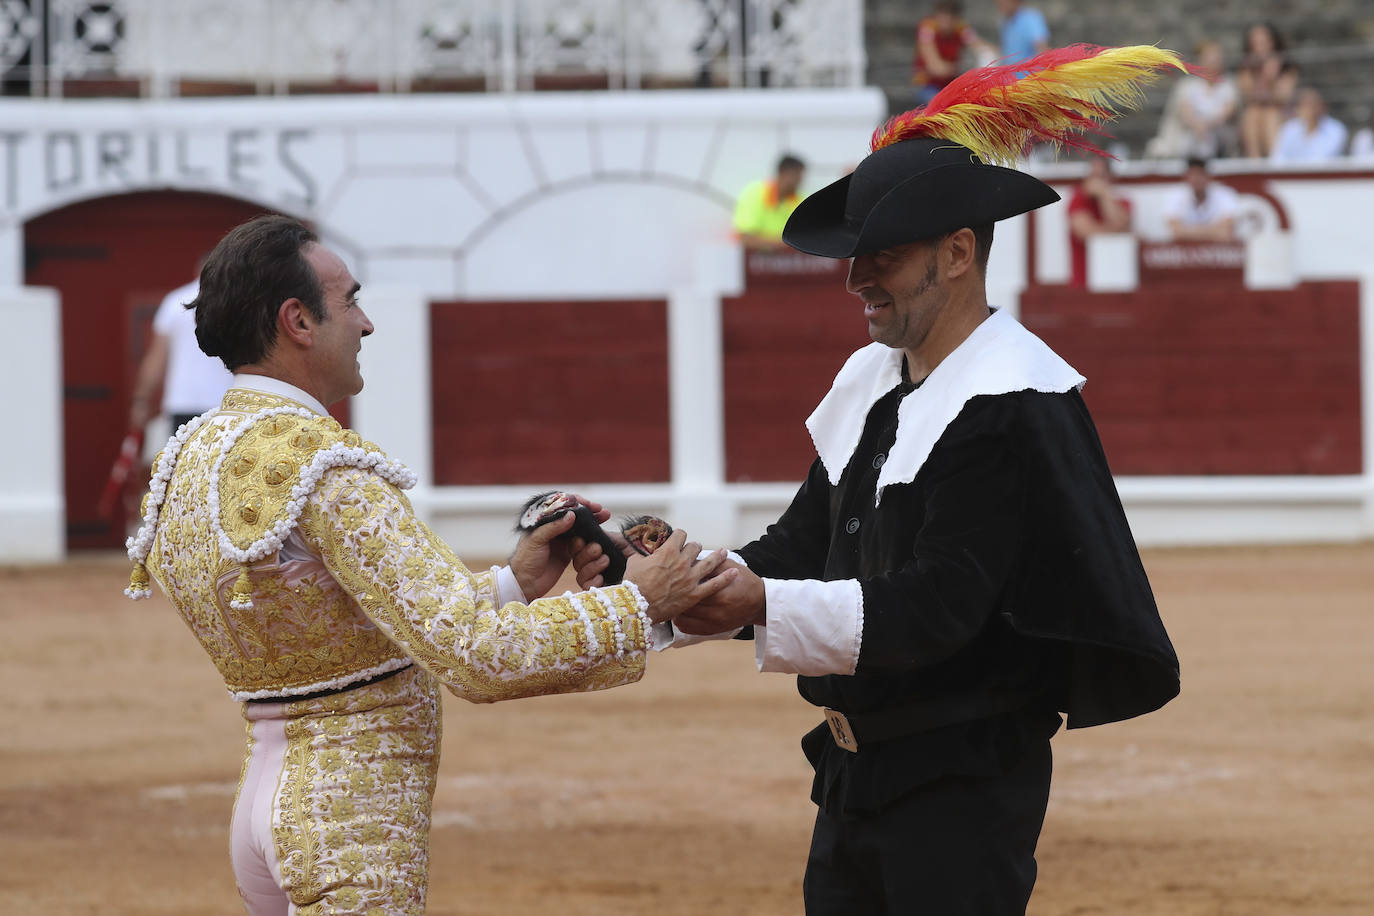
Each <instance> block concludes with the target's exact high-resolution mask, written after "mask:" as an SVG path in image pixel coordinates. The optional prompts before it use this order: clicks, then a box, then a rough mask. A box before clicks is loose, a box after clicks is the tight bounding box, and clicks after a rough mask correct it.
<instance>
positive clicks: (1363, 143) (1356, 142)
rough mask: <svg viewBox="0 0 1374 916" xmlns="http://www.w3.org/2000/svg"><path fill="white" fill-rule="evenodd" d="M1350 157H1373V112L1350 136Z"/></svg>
mask: <svg viewBox="0 0 1374 916" xmlns="http://www.w3.org/2000/svg"><path fill="white" fill-rule="evenodd" d="M1350 158H1351V159H1374V114H1371V115H1370V117H1368V118H1366V119H1365V125H1364V127H1361V128H1360V129H1359V130H1357V131H1355V136H1353V137H1351V138H1350Z"/></svg>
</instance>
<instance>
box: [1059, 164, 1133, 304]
mask: <svg viewBox="0 0 1374 916" xmlns="http://www.w3.org/2000/svg"><path fill="white" fill-rule="evenodd" d="M1130 231H1131V202H1130V201H1129V200H1127V199H1126V198H1124V197H1122V196H1121V195H1120V194H1118V193H1117V190H1116V186H1115V185H1114V184H1113V183H1112V170H1111V165H1110V163H1109V162H1108V160H1106V159H1103V158H1102V157H1100V156H1094V157H1093V158H1092V160H1091V162H1090V163H1089V164H1088V177H1087V178H1085V179H1083V183H1082V184H1080V185H1079V186H1078V188H1077V189H1075V190H1074V192H1073V196H1072V197H1071V198H1069V255H1070V259H1071V266H1072V270H1073V273H1072V276H1071V277H1070V280H1069V282H1070V283H1072V284H1073V285H1074V286H1079V287H1084V286H1087V285H1088V239H1089V238H1091V237H1092V236H1094V235H1103V234H1106V233H1119V232H1130Z"/></svg>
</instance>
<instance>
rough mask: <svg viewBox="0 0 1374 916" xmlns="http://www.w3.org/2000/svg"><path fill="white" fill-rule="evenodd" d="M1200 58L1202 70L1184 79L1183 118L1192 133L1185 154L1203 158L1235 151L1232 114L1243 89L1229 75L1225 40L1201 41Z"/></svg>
mask: <svg viewBox="0 0 1374 916" xmlns="http://www.w3.org/2000/svg"><path fill="white" fill-rule="evenodd" d="M1197 61H1198V64H1199V65H1200V66H1201V68H1202V72H1201V73H1199V74H1198V75H1197V76H1188V77H1185V78H1184V79H1183V80H1181V81H1180V82H1181V83H1182V86H1183V89H1182V97H1181V98H1180V100H1179V102H1180V104H1179V118H1180V119H1181V120H1182V121H1183V126H1184V129H1185V130H1186V131H1187V137H1188V142H1187V146H1186V148H1185V150H1184V155H1186V156H1193V157H1197V158H1200V159H1214V158H1216V157H1217V156H1223V155H1231V154H1232V153H1233V152H1234V150H1235V144H1236V127H1235V124H1234V123H1233V122H1232V118H1234V117H1235V114H1236V103H1237V102H1239V101H1240V93H1239V92H1237V90H1236V84H1235V81H1234V80H1232V79H1231V78H1230V77H1229V76H1227V75H1226V58H1225V57H1224V56H1223V53H1222V50H1221V43H1220V42H1216V41H1211V40H1208V41H1204V42H1202V43H1201V44H1199V45H1198V48H1197Z"/></svg>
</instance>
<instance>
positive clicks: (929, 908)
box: [802, 741, 1052, 916]
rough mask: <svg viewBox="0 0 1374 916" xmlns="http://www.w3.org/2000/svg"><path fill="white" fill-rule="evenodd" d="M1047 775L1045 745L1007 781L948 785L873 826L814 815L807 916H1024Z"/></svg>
mask: <svg viewBox="0 0 1374 916" xmlns="http://www.w3.org/2000/svg"><path fill="white" fill-rule="evenodd" d="M1051 768H1052V762H1051V757H1050V745H1049V741H1044V742H1041V743H1036V744H1033V745H1032V746H1031V748H1030V750H1029V751H1028V752H1027V753H1026V754H1025V755H1024V756H1023V757H1022V758H1021V760H1020V761H1019V762H1018V763H1017V764H1016V765H1015V766H1014V767H1013V768H1012V769H1011V770H1009V771H1007V772H1005V773H1001V774H999V775H996V776H991V777H978V778H974V777H966V776H958V777H944V778H941V779H938V780H936V781H934V782H931V783H928V784H926V785H923V786H921V787H920V788H918V789H916V790H915V791H914V792H912V793H910V794H909V795H905V796H903V797H902V798H900V799H898V800H897V801H895V802H893V803H892V804H891V805H890V806H888V807H887V808H885V809H884V810H883V811H881V812H879V813H878V814H875V815H873V816H871V817H855V818H840V817H834V816H832V815H829V814H826V813H825V811H820V812H818V813H817V815H816V828H815V832H814V833H813V834H812V836H811V854H810V857H809V858H808V859H807V863H806V877H805V879H804V880H803V883H802V888H803V892H804V894H805V898H806V913H807V916H906V914H930V916H1018V914H1024V913H1025V911H1026V903H1027V902H1028V901H1029V900H1030V895H1031V888H1032V887H1034V886H1035V844H1036V841H1037V840H1038V839H1039V838H1040V827H1041V825H1043V824H1044V822H1045V806H1046V804H1048V802H1049V795H1050V770H1051Z"/></svg>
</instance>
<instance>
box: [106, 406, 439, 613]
mask: <svg viewBox="0 0 1374 916" xmlns="http://www.w3.org/2000/svg"><path fill="white" fill-rule="evenodd" d="M283 415H295V416H298V417H304V418H305V419H314V418H317V417H319V414H317V413H315V412H314V411H312V410H309V409H307V408H305V407H269V408H267V409H265V410H260V411H258V412H257V413H255V414H252V415H251V416H249V417H247V418H246V419H245V420H244V421H243V422H242V423H240V424H239V425H238V426H236V427H235V428H234V429H233V430H231V431H230V432H229V434H228V435H227V436H225V437H224V442H223V443H222V444H221V446H220V452H219V455H218V456H217V457H216V458H215V463H214V464H213V465H211V467H210V495H209V500H208V502H209V509H210V530H211V531H212V532H213V533H214V535H215V537H216V539H217V540H218V541H219V549H220V554H221V555H222V556H223V557H224V558H225V559H229V560H233V561H235V562H237V563H253V562H255V561H257V560H261V559H262V558H263V557H266V556H270V555H271V554H272V553H274V552H276V551H277V550H280V549H281V545H282V544H283V543H284V542H285V540H286V538H287V537H288V536H289V535H290V533H291V530H292V529H293V528H295V527H296V523H297V521H299V520H300V515H301V512H302V511H304V509H305V504H306V501H307V500H308V499H309V498H310V494H311V493H313V492H314V491H315V487H317V486H318V485H319V482H320V479H321V478H322V477H323V476H324V474H325V472H326V471H329V470H331V469H333V468H337V467H355V468H361V469H364V470H371V471H373V472H375V473H376V474H377V476H379V477H381V478H382V479H383V480H385V481H387V482H388V483H392V484H394V485H395V486H397V487H399V488H401V489H402V490H408V489H410V488H411V487H413V486H415V483H416V480H417V477H416V475H415V472H414V471H412V470H410V469H409V468H407V467H406V466H405V465H403V464H401V463H400V462H399V461H392V460H391V459H389V458H387V457H386V456H385V455H383V454H382V453H381V452H370V451H367V450H366V449H363V448H359V447H357V446H350V445H346V444H345V443H342V442H338V443H335V444H334V445H332V446H330V447H329V448H325V449H320V450H319V451H317V452H316V453H315V455H314V457H313V458H312V459H311V460H310V461H309V462H307V463H305V464H303V465H301V472H300V479H299V480H298V481H297V482H296V485H295V486H294V487H292V488H291V499H290V501H289V502H288V503H287V504H286V517H285V518H283V519H280V520H278V521H277V522H276V523H275V524H274V525H273V526H272V527H271V528H269V529H268V530H267V533H266V534H264V535H263V536H262V537H261V538H259V539H258V540H256V541H254V542H253V543H251V544H249V545H248V546H247V547H245V548H239V547H238V546H236V545H235V544H234V542H233V541H231V540H230V539H229V535H228V534H227V533H226V532H225V530H224V526H223V525H222V524H221V523H220V517H219V509H220V505H219V477H220V471H221V469H222V468H223V467H224V461H225V459H226V458H227V457H228V456H229V451H230V450H231V449H232V448H233V447H234V445H235V444H236V443H237V442H238V441H239V439H241V438H242V437H243V435H244V433H246V432H248V430H249V429H251V428H252V427H253V426H254V425H255V424H257V423H260V422H262V421H263V420H266V419H267V418H268V417H274V416H283ZM204 421H205V417H204V416H200V417H196V418H194V419H192V420H191V421H190V422H188V423H187V424H186V425H185V426H183V427H182V428H181V429H179V430H177V433H176V435H175V436H173V437H172V438H171V439H170V440H168V442H167V448H166V449H165V450H164V451H163V453H162V460H161V461H159V462H158V467H157V472H156V473H155V474H154V475H153V479H152V483H151V484H150V485H149V488H148V490H149V497H148V509H147V511H146V512H145V513H144V515H143V527H141V528H139V530H138V534H136V535H134V536H133V537H131V538H129V540H128V542H127V546H128V548H129V559H130V560H132V561H133V562H135V563H142V562H143V561H144V560H146V559H147V557H148V552H149V551H150V550H151V549H152V546H153V537H154V535H155V534H156V533H157V516H158V512H159V510H160V509H161V508H162V502H163V500H164V499H165V498H166V495H167V482H168V481H169V480H170V479H171V477H172V469H173V468H174V467H175V466H176V460H177V456H178V455H179V454H180V452H181V447H182V446H183V445H184V444H185V442H186V440H187V439H189V438H190V437H191V434H192V433H194V432H195V431H196V430H197V429H198V428H199V427H200V425H201V424H202V423H203V422H204ZM230 606H231V607H234V608H238V609H242V608H239V605H238V604H236V603H233V602H231V603H230ZM248 606H249V607H251V606H252V605H251V604H249V605H248Z"/></svg>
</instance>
